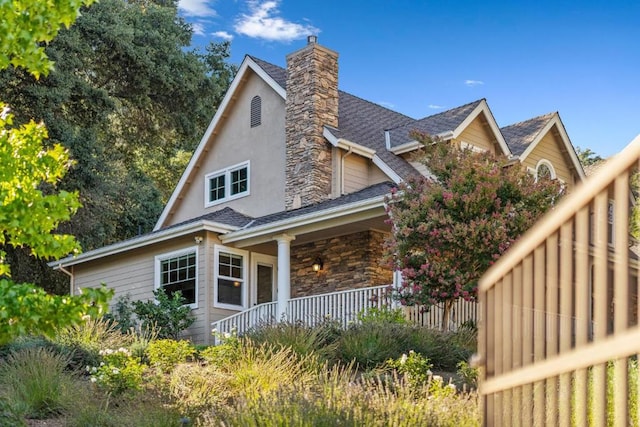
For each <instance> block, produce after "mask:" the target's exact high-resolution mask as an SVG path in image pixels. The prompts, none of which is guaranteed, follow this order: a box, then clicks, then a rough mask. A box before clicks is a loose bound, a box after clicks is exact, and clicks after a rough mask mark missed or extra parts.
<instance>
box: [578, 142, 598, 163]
mask: <svg viewBox="0 0 640 427" xmlns="http://www.w3.org/2000/svg"><path fill="white" fill-rule="evenodd" d="M576 154H577V155H578V160H580V163H581V164H582V166H591V165H595V164H597V163H600V162H602V161H603V160H604V159H603V158H602V156H600V155H599V154H597V153H596V152H595V151H593V150H592V149H590V148H585V149H584V150H583V149H582V148H580V147H576Z"/></svg>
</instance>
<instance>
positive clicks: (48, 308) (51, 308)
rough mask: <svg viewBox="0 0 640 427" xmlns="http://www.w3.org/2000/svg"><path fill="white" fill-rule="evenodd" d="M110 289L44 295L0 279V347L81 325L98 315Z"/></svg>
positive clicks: (31, 288)
mask: <svg viewBox="0 0 640 427" xmlns="http://www.w3.org/2000/svg"><path fill="white" fill-rule="evenodd" d="M112 295H113V290H112V289H106V287H104V286H102V287H101V288H99V289H90V288H86V289H83V290H82V293H81V294H80V295H77V296H73V297H70V296H59V295H50V294H47V293H46V292H45V291H44V290H42V289H41V288H39V287H36V286H34V285H30V284H20V285H17V284H15V283H13V282H11V281H9V280H6V279H0V344H3V343H7V342H9V341H10V340H12V339H14V338H16V337H18V336H21V335H27V334H35V335H37V334H40V335H45V336H47V337H53V336H55V334H56V332H57V331H58V330H60V329H61V328H62V327H65V326H68V325H79V324H81V323H82V322H83V321H84V319H85V318H86V316H96V317H98V316H101V315H102V314H103V313H104V312H105V311H106V308H107V305H108V302H109V299H110V298H111V296H112Z"/></svg>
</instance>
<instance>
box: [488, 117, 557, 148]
mask: <svg viewBox="0 0 640 427" xmlns="http://www.w3.org/2000/svg"><path fill="white" fill-rule="evenodd" d="M554 114H555V113H549V114H544V115H542V116H538V117H534V118H532V119H529V120H525V121H523V122H519V123H514V124H512V125H509V126H505V127H503V128H501V129H500V130H501V131H502V135H504V139H505V140H506V141H507V145H508V146H509V148H510V149H511V152H512V153H513V154H514V155H516V156H519V155H521V154H522V153H524V151H525V150H526V149H527V147H529V146H530V145H531V144H532V143H533V141H535V140H536V138H537V137H538V135H540V131H541V130H542V129H543V128H544V127H545V126H546V124H547V123H548V122H549V120H551V118H552V117H553V115H554Z"/></svg>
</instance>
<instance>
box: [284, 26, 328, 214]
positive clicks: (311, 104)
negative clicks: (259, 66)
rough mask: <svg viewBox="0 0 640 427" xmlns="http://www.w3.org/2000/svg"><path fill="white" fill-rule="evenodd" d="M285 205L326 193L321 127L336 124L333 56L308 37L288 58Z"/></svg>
mask: <svg viewBox="0 0 640 427" xmlns="http://www.w3.org/2000/svg"><path fill="white" fill-rule="evenodd" d="M285 111H286V113H285V134H286V155H287V166H286V188H285V206H286V209H287V210H289V209H296V208H299V207H302V206H308V205H311V204H314V203H317V202H321V201H323V200H327V199H328V198H329V197H330V196H331V173H332V172H331V147H330V145H329V143H328V142H327V141H326V140H325V138H324V137H323V136H322V132H323V127H324V126H325V125H328V126H333V127H338V54H337V53H336V52H334V51H332V50H330V49H327V48H325V47H323V46H320V45H319V44H317V37H316V36H309V37H308V39H307V46H305V47H304V48H302V49H300V50H298V51H296V52H293V53H291V54H289V55H288V56H287V101H286V107H285Z"/></svg>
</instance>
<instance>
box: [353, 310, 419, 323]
mask: <svg viewBox="0 0 640 427" xmlns="http://www.w3.org/2000/svg"><path fill="white" fill-rule="evenodd" d="M357 319H358V322H360V323H363V324H370V323H393V324H397V325H406V324H407V323H408V322H407V318H406V316H405V315H404V312H403V311H402V309H401V308H390V307H387V306H383V307H381V308H378V307H371V308H367V309H365V310H362V311H361V312H360V313H358V316H357Z"/></svg>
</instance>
